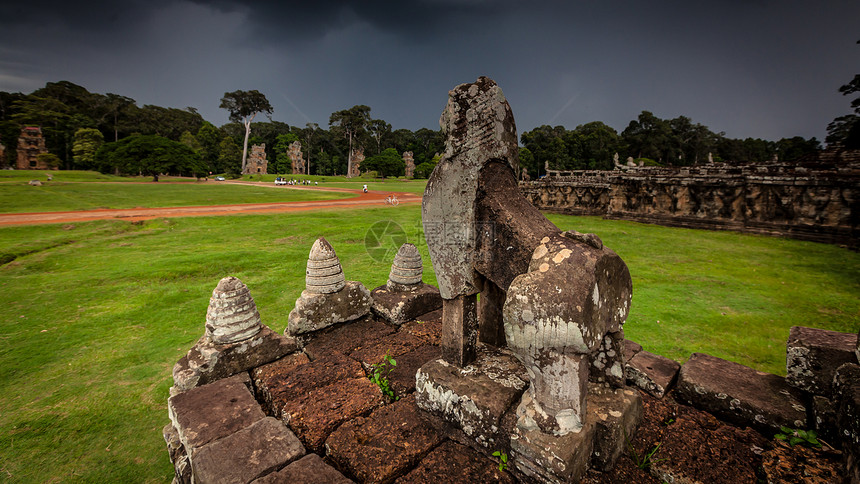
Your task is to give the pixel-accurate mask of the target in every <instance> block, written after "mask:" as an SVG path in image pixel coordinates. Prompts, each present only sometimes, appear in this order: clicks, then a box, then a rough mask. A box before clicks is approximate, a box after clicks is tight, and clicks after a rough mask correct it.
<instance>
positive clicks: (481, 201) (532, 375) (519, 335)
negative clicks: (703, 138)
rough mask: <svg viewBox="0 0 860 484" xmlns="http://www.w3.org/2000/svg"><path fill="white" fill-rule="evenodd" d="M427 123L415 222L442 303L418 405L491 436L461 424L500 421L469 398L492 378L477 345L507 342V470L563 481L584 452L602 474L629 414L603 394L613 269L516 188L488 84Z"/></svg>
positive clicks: (614, 259) (632, 422)
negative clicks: (521, 382)
mask: <svg viewBox="0 0 860 484" xmlns="http://www.w3.org/2000/svg"><path fill="white" fill-rule="evenodd" d="M440 125H441V126H442V130H443V133H445V134H446V136H447V141H446V150H445V153H444V154H443V155H442V158H441V160H440V162H439V164H438V165H437V166H436V169H435V170H434V171H433V174H432V175H431V176H430V180H429V181H428V183H427V188H426V190H425V192H424V197H423V202H422V218H423V223H424V233H425V236H426V237H427V244H428V247H429V250H430V256H431V259H432V262H433V267H434V269H435V272H436V277H437V280H438V282H439V290H440V293H441V296H442V298H443V316H442V342H441V343H442V344H441V346H442V356H443V360H438V361H436V362H431V363H428V364H427V365H425V366H424V367H422V368H421V369H420V370H419V372H418V374H417V376H416V382H417V384H416V399H417V400H418V404H419V406H420V407H421V408H424V409H425V410H428V411H434V412H436V413H441V414H442V417H443V418H445V419H446V420H449V421H452V422H454V423H459V425H460V426H461V428H463V430H464V431H466V433H467V434H468V435H477V436H482V437H480V438H486V439H487V440H489V439H490V438H493V439H495V438H498V433H497V430H482V431H476V430H475V429H473V428H470V429H467V428H466V427H471V426H473V424H475V422H478V421H480V422H483V423H482V425H486V426H488V427H493V428H496V427H497V426H499V425H501V422H502V419H501V416H502V413H501V412H500V411H499V409H500V408H502V409H503V408H505V405H506V403H503V402H498V401H496V402H492V399H487V397H486V396H484V395H483V394H482V393H481V390H478V388H479V387H480V388H484V387H485V386H487V385H490V386H492V384H490V383H488V382H487V381H486V379H487V378H489V380H493V377H492V376H491V375H493V374H498V372H497V371H496V370H494V369H493V368H492V366H493V365H489V366H488V365H487V363H486V361H484V360H486V358H487V357H484V356H482V357H481V358H478V361H476V358H477V357H478V354H479V353H478V340H479V339H480V341H481V342H482V343H486V344H489V345H493V346H495V347H504V346H506V345H507V346H508V348H509V349H510V350H511V351H512V352H513V354H514V355H515V356H516V358H517V359H519V361H520V362H522V364H523V365H524V366H525V369H526V371H527V373H528V379H529V388H528V391H527V392H526V393H525V394H522V399H521V401H520V402H519V406H518V408H517V422H516V425H515V427H514V428H512V429H510V434H509V436H510V439H511V440H510V442H511V450H512V452H514V455H515V456H516V457H517V459H515V461H514V462H515V465H516V467H517V468H518V469H519V470H520V471H522V472H523V473H525V474H528V475H530V476H531V477H533V478H536V479H538V480H541V481H546V482H562V481H564V482H567V481H570V480H577V479H579V478H580V477H581V476H582V473H583V472H584V471H585V469H586V468H587V466H588V463H589V461H590V460H591V458H592V457H591V452H592V445H593V446H594V448H595V449H598V448H599V449H602V450H601V452H603V453H604V454H605V455H604V456H603V457H600V458H598V457H595V462H597V463H598V464H597V465H598V466H599V467H601V468H608V467H611V466H612V465H613V464H614V459H615V458H617V456H618V455H619V452H620V449H621V448H622V447H623V439H622V438H621V437H622V433H623V432H632V430H633V429H634V428H635V426H636V424H637V423H638V420H639V418H640V417H641V411H642V410H641V400H640V399H639V397H638V394H635V393H634V392H629V391H622V389H617V390H616V389H613V388H612V387H619V386H622V385H623V374H622V357H621V350H622V343H623V333H622V331H621V326H622V324H623V323H624V321H625V319H626V318H627V314H628V311H629V308H630V300H631V294H632V284H631V279H630V273H629V271H628V270H627V266H626V265H625V264H624V262H623V261H622V260H621V258H620V257H618V256H617V255H616V254H615V253H614V252H613V251H611V250H610V249H608V248H605V247H604V246H603V243H602V242H601V241H600V239H599V238H598V237H597V236H595V235H593V234H580V233H578V232H575V231H570V232H566V233H564V234H562V233H561V232H560V231H559V230H558V228H556V227H555V226H554V225H553V224H552V223H551V222H550V221H549V220H547V219H546V218H545V217H544V216H543V215H542V214H541V213H540V212H538V211H537V209H535V208H534V206H533V205H531V204H530V203H529V202H528V200H527V199H526V198H525V197H523V195H522V194H521V193H520V192H519V189H518V187H517V181H516V178H515V175H514V169H513V168H514V167H515V166H516V165H517V163H518V161H517V156H518V148H517V135H516V126H515V123H514V119H513V114H512V113H511V109H510V106H509V105H508V103H507V101H506V100H505V97H504V95H503V94H502V91H501V89H499V87H498V86H497V85H496V84H495V83H494V82H493V81H492V80H490V79H488V78H485V77H481V78H479V79H478V81H477V82H475V83H472V84H463V85H460V86H457V87H456V88H454V89H453V90H452V91H451V92H450V93H449V101H448V105H447V106H446V108H445V111H444V112H443V114H442V118H441V119H440ZM479 292H480V294H481V298H480V302H478V301H477V298H476V295H477V294H478V293H479ZM482 348H484V349H482V350H481V351H488V350H486V349H485V348H486V347H482ZM490 354H492V351H491V352H490ZM499 357H500V356H499ZM457 368H459V369H460V370H457ZM481 374H484V375H485V376H481ZM457 375H459V376H457ZM590 379H591V380H592V381H593V382H594V383H593V384H592V385H593V386H594V392H595V394H594V397H593V398H592V397H591V396H589V386H588V384H589V380H590ZM464 382H466V383H464ZM504 386H505V385H502V387H504ZM472 387H475V388H472ZM510 388H516V387H510ZM484 391H486V390H484ZM496 393H498V394H499V395H506V396H505V398H506V399H507V400H505V401H506V402H512V401H515V400H516V399H517V398H519V395H520V393H518V392H514V393H509V392H505V391H503V390H502V388H501V387H498V391H497V392H496ZM451 395H454V397H455V398H454V399H456V400H457V401H459V402H461V403H462V402H470V401H471V402H473V403H472V404H471V406H472V407H476V408H473V409H469V408H467V407H468V405H467V406H463V408H462V409H461V410H460V411H457V410H456V408H455V407H457V406H455V405H449V404H448V403H446V402H447V401H448V400H450V399H451V398H452V397H451ZM440 399H443V400H445V402H441V401H439V400H440ZM586 401H593V402H595V403H594V404H595V405H601V406H602V407H605V408H611V409H612V412H610V413H609V414H606V413H603V412H600V413H599V415H603V417H600V419H602V420H601V422H597V421H596V420H595V419H598V413H596V412H591V413H586ZM482 402H483V403H482ZM482 405H486V408H484V407H482ZM449 408H455V410H453V411H449V410H448V409H449ZM457 408H459V407H457ZM467 413H468V414H475V415H483V417H481V418H480V419H472V418H471V417H468V419H467V415H466V414H467ZM607 415H611V419H614V420H613V422H614V423H613V424H611V425H610V424H608V423H607V420H606V419H607V418H610V417H607ZM489 416H492V418H488V417H489ZM467 420H468V423H467V422H466V421H467ZM487 436H491V437H487ZM482 443H483V442H482ZM484 445H487V444H484Z"/></svg>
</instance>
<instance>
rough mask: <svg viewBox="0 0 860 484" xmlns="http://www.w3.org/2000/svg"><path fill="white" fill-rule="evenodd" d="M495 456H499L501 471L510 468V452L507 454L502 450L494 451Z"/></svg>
mask: <svg viewBox="0 0 860 484" xmlns="http://www.w3.org/2000/svg"><path fill="white" fill-rule="evenodd" d="M493 457H498V458H499V471H500V472H505V469H507V468H508V454H506V453H504V452H502V451H500V450H497V451H495V452H493Z"/></svg>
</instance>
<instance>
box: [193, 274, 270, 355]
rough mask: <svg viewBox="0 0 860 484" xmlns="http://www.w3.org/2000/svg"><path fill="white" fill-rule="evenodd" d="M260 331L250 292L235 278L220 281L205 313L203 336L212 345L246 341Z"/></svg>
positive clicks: (260, 322)
mask: <svg viewBox="0 0 860 484" xmlns="http://www.w3.org/2000/svg"><path fill="white" fill-rule="evenodd" d="M262 328H263V323H262V321H260V313H259V312H258V311H257V304H256V303H255V302H254V298H253V297H251V291H249V290H248V286H246V285H245V284H244V283H242V281H240V280H239V279H237V278H235V277H233V276H230V277H225V278H224V279H221V281H220V282H219V283H218V286H217V287H215V290H214V291H212V297H211V298H210V299H209V309H208V310H207V311H206V335H207V336H208V337H209V339H211V340H212V342H214V343H216V344H227V343H235V342H237V341H242V340H245V339H248V338H250V337H252V336H254V335H256V334H257V333H259V332H260V330H261V329H262Z"/></svg>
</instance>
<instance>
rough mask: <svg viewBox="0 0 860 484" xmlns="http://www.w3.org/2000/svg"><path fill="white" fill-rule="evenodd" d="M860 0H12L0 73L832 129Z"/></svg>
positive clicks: (310, 103) (424, 105)
mask: <svg viewBox="0 0 860 484" xmlns="http://www.w3.org/2000/svg"><path fill="white" fill-rule="evenodd" d="M857 18H860V4H858V3H857V2H847V1H841V0H833V1H823V2H815V3H812V2H805V1H797V0H784V1H776V0H758V1H753V2H749V1H743V2H742V1H729V2H689V1H684V2H682V1H674V0H670V1H661V2H641V1H607V2H571V1H560V0H551V1H535V2H522V1H514V0H472V1H469V0H420V1H412V2H407V1H381V0H371V1H363V2H354V1H339V0H329V1H314V2H275V1H251V0H215V1H214V2H213V1H203V0H187V1H177V0H152V1H146V2H144V1H130V2H128V1H126V2H117V1H110V2H109V1H100V0H95V1H87V2H69V1H65V2H59V1H54V0H48V1H42V2H35V3H28V4H25V3H24V2H18V3H9V2H4V3H3V4H2V5H0V90H3V91H13V90H20V91H22V92H30V91H32V90H34V89H37V88H39V87H41V86H43V85H44V84H45V82H48V81H58V80H69V81H72V82H75V83H78V84H81V85H83V86H85V87H87V88H88V89H90V90H92V91H95V92H116V93H120V94H124V95H127V96H130V97H132V98H134V99H136V100H137V101H138V103H139V104H157V105H163V106H172V107H180V108H182V107H185V106H194V107H196V108H199V109H200V112H201V113H202V114H203V115H204V117H206V118H207V119H210V120H212V121H213V122H215V123H216V124H220V123H223V122H225V121H226V114H225V113H224V112H223V110H220V109H218V100H219V99H220V96H221V95H223V93H224V92H226V91H233V90H236V89H258V90H260V91H261V92H264V93H266V95H267V96H268V97H269V98H270V100H271V101H272V104H273V106H274V108H275V116H274V117H275V119H276V120H279V121H284V122H287V123H290V124H293V125H299V126H303V125H304V124H305V123H307V122H317V123H319V124H320V125H323V126H325V125H327V122H328V118H329V115H330V114H331V113H332V112H334V111H337V110H340V109H346V108H349V107H350V106H353V105H355V104H366V105H368V106H371V108H372V115H373V116H374V117H375V118H382V119H385V120H386V121H388V122H390V123H392V124H393V125H394V126H395V128H398V127H404V128H409V129H418V128H421V127H430V128H435V127H436V126H437V120H438V117H439V113H440V112H441V110H442V108H443V107H444V103H445V101H446V94H447V91H448V90H449V89H451V88H452V87H454V86H455V85H456V84H459V83H462V82H469V81H473V80H474V79H475V78H477V77H478V76H480V75H487V76H489V77H491V78H493V79H495V80H496V81H497V82H498V83H499V85H500V86H502V88H503V90H504V92H505V94H506V96H507V97H508V100H509V101H510V102H511V105H512V107H513V109H514V113H515V116H516V118H517V125H518V128H519V130H520V132H522V131H525V130H529V129H532V128H534V127H536V126H538V125H541V124H551V125H564V126H566V127H568V128H574V127H575V126H576V125H578V124H582V123H586V122H589V121H594V120H602V121H605V122H606V123H607V124H609V125H611V126H613V127H615V128H616V129H618V130H619V131H620V130H622V129H624V127H625V126H626V125H627V123H628V122H629V121H630V120H631V119H634V118H635V117H636V116H637V115H638V114H639V112H641V111H642V110H650V111H652V112H654V114H656V115H657V116H660V117H662V118H672V117H676V116H679V115H686V116H689V117H691V118H692V119H693V120H694V121H696V122H700V123H703V124H705V125H707V126H709V127H710V128H711V129H713V130H715V131H726V132H727V134H728V135H729V136H733V137H746V136H753V137H765V138H769V139H778V138H780V137H783V136H794V135H802V136H805V137H810V136H818V137H822V135H823V133H824V128H825V127H826V125H827V123H828V122H829V121H830V120H832V119H833V118H834V117H835V116H838V115H841V114H845V113H847V112H848V110H849V107H848V103H847V101H846V100H845V99H844V98H843V97H841V96H840V95H839V94H838V92H837V91H836V90H837V88H838V87H839V86H840V85H841V84H843V83H845V82H847V81H848V80H849V79H850V78H851V77H853V75H854V74H855V73H856V72H857V66H858V64H860V62H858V60H860V47H858V46H857V45H855V41H856V40H857V37H858V36H860V34H858V33H857V29H856V19H857Z"/></svg>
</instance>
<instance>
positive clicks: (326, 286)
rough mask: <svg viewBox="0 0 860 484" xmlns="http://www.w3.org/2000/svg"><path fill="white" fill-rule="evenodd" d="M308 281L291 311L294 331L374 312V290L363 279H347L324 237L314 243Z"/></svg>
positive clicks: (289, 328)
mask: <svg viewBox="0 0 860 484" xmlns="http://www.w3.org/2000/svg"><path fill="white" fill-rule="evenodd" d="M305 282H306V286H305V290H304V291H302V295H301V297H299V299H298V300H296V307H295V308H294V309H293V310H292V311H290V315H289V325H288V326H287V333H288V334H290V335H298V334H303V333H309V332H312V331H317V330H320V329H323V328H326V327H328V326H331V325H333V324H337V323H342V322H345V321H352V320H354V319H358V318H360V317H362V316H364V315H366V314H367V313H368V312H370V304H371V298H370V291H368V290H367V288H366V287H364V284H362V283H360V282H357V281H347V280H346V278H345V277H344V274H343V269H342V268H341V265H340V260H339V259H338V257H337V254H335V251H334V248H332V246H331V244H329V243H328V241H326V240H325V238H323V237H320V238H319V239H317V240H316V242H314V245H313V247H311V251H310V254H309V256H308V265H307V273H306V277H305Z"/></svg>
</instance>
